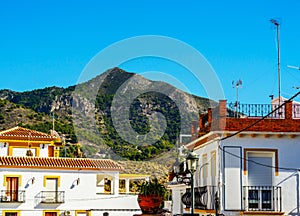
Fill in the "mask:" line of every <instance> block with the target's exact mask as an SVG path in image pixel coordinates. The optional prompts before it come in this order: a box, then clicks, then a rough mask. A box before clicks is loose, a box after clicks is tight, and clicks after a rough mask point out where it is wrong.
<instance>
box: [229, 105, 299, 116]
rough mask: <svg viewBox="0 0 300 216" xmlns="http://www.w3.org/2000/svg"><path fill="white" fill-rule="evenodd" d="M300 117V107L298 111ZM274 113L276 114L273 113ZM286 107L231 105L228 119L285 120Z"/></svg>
mask: <svg viewBox="0 0 300 216" xmlns="http://www.w3.org/2000/svg"><path fill="white" fill-rule="evenodd" d="M294 110H296V111H297V113H298V116H299V117H300V106H299V107H297V109H294ZM273 111H274V112H273ZM284 114H285V105H283V106H282V107H279V105H278V104H240V103H229V104H228V112H227V117H230V118H242V117H263V116H267V117H269V118H284Z"/></svg>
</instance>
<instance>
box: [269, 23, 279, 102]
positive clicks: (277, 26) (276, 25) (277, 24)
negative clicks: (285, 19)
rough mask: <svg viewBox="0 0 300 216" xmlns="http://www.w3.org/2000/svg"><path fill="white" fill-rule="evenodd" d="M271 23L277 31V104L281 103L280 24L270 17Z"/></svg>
mask: <svg viewBox="0 0 300 216" xmlns="http://www.w3.org/2000/svg"><path fill="white" fill-rule="evenodd" d="M270 21H271V23H273V24H274V25H275V27H276V31H277V70H278V99H279V102H278V103H279V104H278V105H279V106H280V104H281V98H280V24H279V22H278V21H277V20H275V19H271V20H270Z"/></svg>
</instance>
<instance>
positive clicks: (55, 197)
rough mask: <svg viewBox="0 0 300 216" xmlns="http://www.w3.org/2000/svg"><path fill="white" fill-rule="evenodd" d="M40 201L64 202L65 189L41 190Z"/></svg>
mask: <svg viewBox="0 0 300 216" xmlns="http://www.w3.org/2000/svg"><path fill="white" fill-rule="evenodd" d="M36 197H37V198H38V199H39V202H40V203H49V204H50V203H64V202H65V192H64V191H41V192H40V193H39V194H38V195H37V196H36Z"/></svg>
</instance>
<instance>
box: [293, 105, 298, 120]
mask: <svg viewBox="0 0 300 216" xmlns="http://www.w3.org/2000/svg"><path fill="white" fill-rule="evenodd" d="M293 118H300V104H293Z"/></svg>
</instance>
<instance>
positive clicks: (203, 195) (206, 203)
mask: <svg viewBox="0 0 300 216" xmlns="http://www.w3.org/2000/svg"><path fill="white" fill-rule="evenodd" d="M215 193H216V186H203V187H195V198H194V199H195V200H194V202H195V208H196V209H207V210H214V209H215ZM191 195H192V194H191V189H190V188H187V189H186V192H185V194H183V195H182V197H181V201H182V202H183V204H185V205H186V207H187V208H190V206H191Z"/></svg>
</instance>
